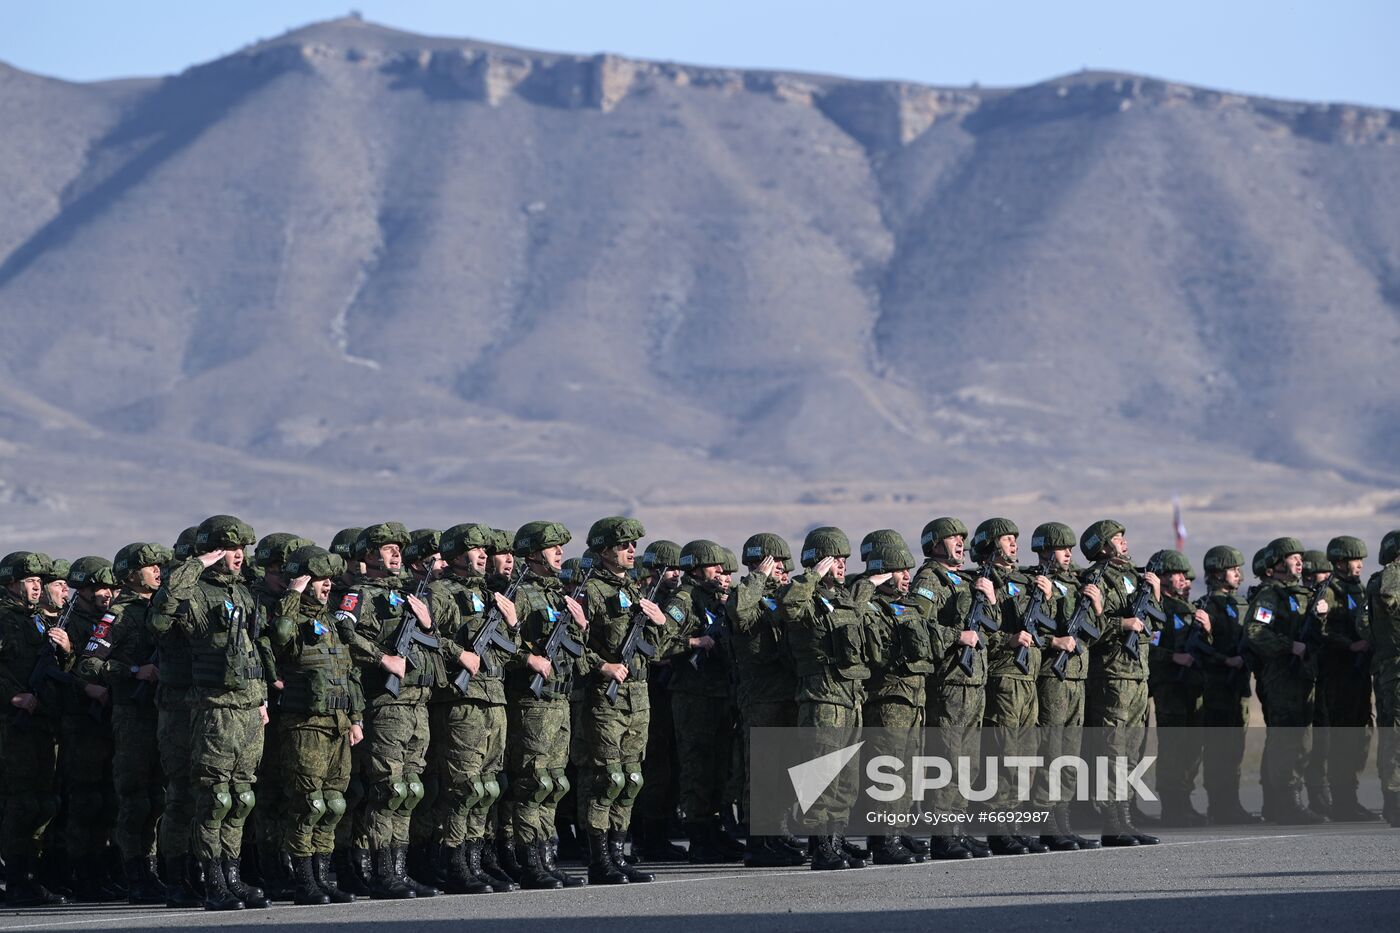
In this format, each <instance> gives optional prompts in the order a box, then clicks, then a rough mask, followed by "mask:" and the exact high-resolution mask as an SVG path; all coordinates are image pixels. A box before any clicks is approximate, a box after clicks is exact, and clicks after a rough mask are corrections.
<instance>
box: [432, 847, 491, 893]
mask: <svg viewBox="0 0 1400 933" xmlns="http://www.w3.org/2000/svg"><path fill="white" fill-rule="evenodd" d="M469 845H471V843H470V842H468V843H465V844H463V845H460V846H438V860H439V861H441V862H442V863H444V864H446V865H447V871H446V872H445V873H444V874H445V877H444V879H443V882H442V889H443V891H444V892H445V893H447V894H489V893H490V892H491V885H489V884H487V883H486V882H485V881H483V880H481V879H480V878H478V877H477V876H476V875H474V874H473V873H472V869H471V863H470V862H469V861H468V859H467V846H469Z"/></svg>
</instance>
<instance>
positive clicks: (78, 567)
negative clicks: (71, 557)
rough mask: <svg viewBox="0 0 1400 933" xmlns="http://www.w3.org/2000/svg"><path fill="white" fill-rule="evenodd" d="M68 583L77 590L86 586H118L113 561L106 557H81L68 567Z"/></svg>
mask: <svg viewBox="0 0 1400 933" xmlns="http://www.w3.org/2000/svg"><path fill="white" fill-rule="evenodd" d="M68 585H69V586H71V587H72V588H73V589H75V590H80V589H82V588H83V587H85V586H110V587H116V586H117V578H116V577H115V576H113V574H112V562H111V561H110V560H108V559H107V558H105V557H79V558H78V559H77V560H75V561H73V563H72V565H71V566H70V567H69V568H68Z"/></svg>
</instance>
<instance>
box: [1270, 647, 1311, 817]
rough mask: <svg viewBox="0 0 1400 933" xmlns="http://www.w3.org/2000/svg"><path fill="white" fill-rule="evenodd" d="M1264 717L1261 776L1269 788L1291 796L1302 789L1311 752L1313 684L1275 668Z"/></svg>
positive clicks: (1271, 677)
mask: <svg viewBox="0 0 1400 933" xmlns="http://www.w3.org/2000/svg"><path fill="white" fill-rule="evenodd" d="M1268 692H1269V706H1268V709H1267V710H1266V711H1265V713H1264V724H1265V725H1266V726H1268V731H1267V732H1265V733H1264V760H1263V763H1262V774H1261V775H1260V777H1261V780H1262V781H1263V783H1264V785H1265V786H1266V787H1269V788H1272V789H1273V790H1274V791H1276V792H1278V793H1289V792H1291V791H1292V790H1293V789H1294V788H1296V787H1299V786H1300V785H1301V784H1302V780H1303V770H1304V768H1305V767H1306V766H1307V761H1308V755H1309V754H1310V752H1311V750H1312V722H1313V714H1314V708H1313V707H1314V703H1315V699H1316V698H1315V693H1314V684H1313V682H1312V681H1311V680H1305V679H1303V678H1301V677H1294V676H1290V675H1289V674H1288V672H1287V671H1286V670H1280V669H1279V668H1275V669H1274V671H1273V672H1272V676H1270V677H1269V682H1268Z"/></svg>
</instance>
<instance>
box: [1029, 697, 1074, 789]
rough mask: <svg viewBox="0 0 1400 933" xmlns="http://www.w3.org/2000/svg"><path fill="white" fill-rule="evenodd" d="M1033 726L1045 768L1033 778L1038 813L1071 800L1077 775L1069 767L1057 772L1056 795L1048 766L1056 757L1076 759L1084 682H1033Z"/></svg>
mask: <svg viewBox="0 0 1400 933" xmlns="http://www.w3.org/2000/svg"><path fill="white" fill-rule="evenodd" d="M1035 687H1036V694H1037V703H1036V711H1037V712H1036V723H1037V724H1038V725H1039V727H1040V746H1039V747H1040V750H1039V753H1038V754H1040V756H1041V757H1042V758H1044V759H1045V764H1046V767H1044V768H1041V769H1040V770H1038V771H1037V772H1036V775H1035V789H1034V790H1033V791H1032V792H1031V802H1032V804H1033V805H1034V806H1035V808H1036V809H1038V810H1045V809H1049V808H1050V807H1051V806H1052V805H1054V804H1056V803H1064V802H1067V801H1070V800H1073V799H1074V796H1075V792H1076V791H1077V790H1078V789H1079V774H1078V772H1077V771H1075V769H1073V768H1062V769H1059V771H1058V774H1059V776H1060V780H1059V786H1058V788H1057V792H1056V793H1052V792H1051V788H1050V772H1051V768H1050V764H1051V763H1052V762H1053V761H1054V760H1055V759H1056V758H1063V757H1069V758H1076V757H1078V756H1079V750H1080V744H1081V742H1082V740H1083V738H1084V681H1082V680H1060V679H1059V678H1058V677H1055V676H1053V675H1052V676H1050V677H1041V678H1040V679H1039V680H1037V681H1036V684H1035Z"/></svg>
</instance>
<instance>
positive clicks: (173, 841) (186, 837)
mask: <svg viewBox="0 0 1400 933" xmlns="http://www.w3.org/2000/svg"><path fill="white" fill-rule="evenodd" d="M156 693H157V697H158V698H159V699H158V709H157V712H156V745H157V746H159V748H160V770H161V772H162V773H164V775H165V811H164V813H162V814H161V819H160V828H159V831H158V835H159V837H160V846H159V848H160V854H161V856H162V857H165V858H169V857H171V856H176V855H181V856H182V855H185V854H187V853H188V852H189V851H190V831H191V827H192V826H193V824H194V782H193V780H192V779H191V777H190V729H191V727H192V723H193V720H194V710H193V708H192V707H191V704H190V702H189V697H188V691H187V690H185V689H184V688H171V687H166V686H165V685H161V686H160V687H159V688H158V689H157V692H156Z"/></svg>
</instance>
